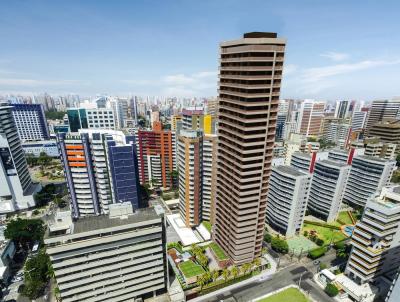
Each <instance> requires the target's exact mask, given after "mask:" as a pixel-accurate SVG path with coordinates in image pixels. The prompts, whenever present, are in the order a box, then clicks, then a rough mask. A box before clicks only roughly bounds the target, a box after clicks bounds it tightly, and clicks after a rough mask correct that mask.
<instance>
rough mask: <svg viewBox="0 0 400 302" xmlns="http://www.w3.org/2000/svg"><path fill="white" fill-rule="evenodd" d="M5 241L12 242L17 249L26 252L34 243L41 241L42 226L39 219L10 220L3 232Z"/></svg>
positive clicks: (42, 234)
mask: <svg viewBox="0 0 400 302" xmlns="http://www.w3.org/2000/svg"><path fill="white" fill-rule="evenodd" d="M4 236H5V237H6V238H7V239H11V240H14V242H15V243H16V245H17V247H18V248H19V247H21V248H23V249H25V250H28V248H29V247H32V246H33V243H34V242H35V241H37V240H38V241H43V236H44V226H43V221H42V220H40V219H21V218H18V219H16V220H11V221H10V222H9V223H8V224H7V228H6V230H5V231H4Z"/></svg>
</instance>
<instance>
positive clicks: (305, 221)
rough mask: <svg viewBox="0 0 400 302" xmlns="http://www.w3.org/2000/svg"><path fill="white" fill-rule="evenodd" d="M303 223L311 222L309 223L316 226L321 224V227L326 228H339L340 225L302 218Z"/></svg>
mask: <svg viewBox="0 0 400 302" xmlns="http://www.w3.org/2000/svg"><path fill="white" fill-rule="evenodd" d="M304 223H307V224H311V225H317V226H321V227H324V228H328V229H334V230H340V227H338V226H336V225H330V224H327V223H323V222H317V221H310V220H304Z"/></svg>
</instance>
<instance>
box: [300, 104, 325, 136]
mask: <svg viewBox="0 0 400 302" xmlns="http://www.w3.org/2000/svg"><path fill="white" fill-rule="evenodd" d="M325 105H326V104H325V102H317V101H314V100H305V101H304V102H303V103H301V106H300V110H299V122H298V129H297V133H300V134H303V135H305V136H316V135H320V133H321V126H322V120H323V118H324V110H325Z"/></svg>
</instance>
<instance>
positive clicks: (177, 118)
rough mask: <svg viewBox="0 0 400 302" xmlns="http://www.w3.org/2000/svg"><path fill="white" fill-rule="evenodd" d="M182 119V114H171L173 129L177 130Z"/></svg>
mask: <svg viewBox="0 0 400 302" xmlns="http://www.w3.org/2000/svg"><path fill="white" fill-rule="evenodd" d="M181 120H182V115H172V116H171V130H172V131H176V129H177V123H178V122H179V121H181Z"/></svg>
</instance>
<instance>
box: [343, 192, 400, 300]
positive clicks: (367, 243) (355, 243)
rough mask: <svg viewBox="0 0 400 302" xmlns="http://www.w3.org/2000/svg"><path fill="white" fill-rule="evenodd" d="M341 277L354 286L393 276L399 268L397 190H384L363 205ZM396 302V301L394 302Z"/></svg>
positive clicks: (399, 203)
mask: <svg viewBox="0 0 400 302" xmlns="http://www.w3.org/2000/svg"><path fill="white" fill-rule="evenodd" d="M351 244H352V250H351V254H350V258H349V261H348V262H347V266H346V270H345V274H346V275H348V276H349V277H350V278H352V279H353V280H354V281H355V282H357V283H358V284H363V283H366V282H370V281H373V280H376V278H377V277H379V276H382V275H387V276H389V275H394V274H395V273H396V272H397V270H398V268H399V265H400V257H399V252H400V187H399V186H392V187H385V188H383V189H382V192H381V193H380V195H379V193H378V196H371V197H370V198H369V199H368V201H367V203H366V204H365V209H364V213H363V215H362V217H361V220H360V221H358V222H357V224H356V226H355V228H354V231H353V235H352V236H351ZM394 301H397V300H394Z"/></svg>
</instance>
